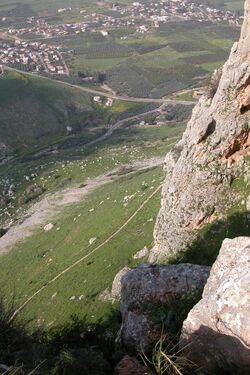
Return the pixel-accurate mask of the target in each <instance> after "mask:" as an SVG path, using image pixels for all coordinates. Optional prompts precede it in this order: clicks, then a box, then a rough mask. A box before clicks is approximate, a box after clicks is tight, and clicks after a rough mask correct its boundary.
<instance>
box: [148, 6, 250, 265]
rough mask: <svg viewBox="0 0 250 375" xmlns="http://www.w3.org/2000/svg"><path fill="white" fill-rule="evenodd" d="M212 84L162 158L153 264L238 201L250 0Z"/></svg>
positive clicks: (247, 114)
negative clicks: (236, 182) (235, 182)
mask: <svg viewBox="0 0 250 375" xmlns="http://www.w3.org/2000/svg"><path fill="white" fill-rule="evenodd" d="M211 84H212V85H213V87H212V89H211V90H209V93H208V94H207V95H205V96H204V97H202V98H201V99H200V101H199V103H198V104H197V106H196V107H195V108H194V110H193V114H192V118H191V120H190V122H189V123H188V125H187V129H186V131H185V133H184V135H183V137H182V139H181V141H180V142H179V143H178V144H177V145H176V146H175V147H174V148H173V150H172V151H171V152H170V153H169V154H168V155H167V157H166V160H165V171H166V180H165V183H164V185H163V190H162V200H161V209H160V212H159V215H158V218H157V222H156V225H155V230H154V239H155V246H154V248H153V249H152V251H151V254H150V257H149V260H150V261H151V262H157V261H161V260H162V259H169V258H172V257H174V256H176V255H177V254H178V253H179V252H181V251H182V250H185V249H186V247H187V245H188V244H189V243H190V242H192V240H193V239H194V237H195V235H196V231H197V230H199V229H200V228H202V227H203V226H204V225H206V224H208V223H212V222H214V221H215V220H216V219H221V218H222V217H223V215H224V214H225V212H226V210H227V209H228V208H229V207H228V206H229V205H232V204H233V203H234V202H235V200H236V197H235V195H234V192H233V191H232V189H230V186H231V183H232V180H233V179H234V178H236V177H237V176H238V174H239V173H242V170H243V168H244V163H245V161H244V157H245V156H246V155H248V154H249V152H250V134H249V129H250V1H249V0H247V1H246V2H245V19H244V24H243V27H242V32H241V37H240V41H239V42H238V43H235V44H234V46H233V48H232V51H231V54H230V57H229V59H228V61H227V62H226V64H225V65H224V66H223V68H222V69H220V70H219V71H217V72H215V73H214V77H213V78H212V80H211ZM211 93H212V94H211Z"/></svg>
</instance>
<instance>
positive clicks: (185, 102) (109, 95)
mask: <svg viewBox="0 0 250 375" xmlns="http://www.w3.org/2000/svg"><path fill="white" fill-rule="evenodd" d="M4 69H6V70H13V71H16V72H19V73H22V74H25V75H29V76H32V77H39V78H41V79H46V80H47V81H52V82H57V83H58V84H61V85H66V86H69V87H72V88H75V89H77V90H80V91H84V92H87V93H89V94H93V95H97V96H104V97H106V98H111V99H114V100H122V101H126V102H134V103H160V104H173V105H175V104H183V105H191V104H194V101H191V100H190V101H189V100H177V99H176V100H175V99H163V98H160V99H154V98H136V97H131V96H124V95H114V94H112V93H110V92H105V91H101V90H96V89H91V88H89V87H83V86H79V85H75V84H73V83H68V82H64V81H59V80H55V79H53V78H49V77H45V76H41V75H39V74H34V73H29V72H24V71H22V70H19V69H15V68H10V67H7V66H5V68H4Z"/></svg>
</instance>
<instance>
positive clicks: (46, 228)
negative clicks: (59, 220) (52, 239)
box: [43, 223, 54, 232]
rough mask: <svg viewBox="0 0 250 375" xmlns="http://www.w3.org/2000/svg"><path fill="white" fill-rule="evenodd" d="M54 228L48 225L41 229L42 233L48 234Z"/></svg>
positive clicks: (52, 225)
mask: <svg viewBox="0 0 250 375" xmlns="http://www.w3.org/2000/svg"><path fill="white" fill-rule="evenodd" d="M53 228H54V224H52V223H49V224H46V225H45V226H44V227H43V230H44V232H49V231H50V230H51V229H53Z"/></svg>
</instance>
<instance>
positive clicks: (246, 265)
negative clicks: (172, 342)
mask: <svg viewBox="0 0 250 375" xmlns="http://www.w3.org/2000/svg"><path fill="white" fill-rule="evenodd" d="M180 343H181V347H187V348H188V352H189V356H190V358H191V359H192V360H193V361H194V362H196V363H197V364H199V365H200V366H201V367H202V368H204V371H203V372H204V373H207V374H214V373H222V371H223V370H226V371H228V373H231V374H250V237H238V238H235V239H233V240H229V239H226V240H224V242H223V245H222V248H221V250H220V254H219V256H218V258H217V260H216V262H215V264H214V265H213V267H212V269H211V273H210V277H209V279H208V282H207V284H206V286H205V289H204V292H203V298H202V300H201V301H200V302H199V303H198V304H197V305H196V306H195V307H194V308H193V309H192V310H191V312H190V313H189V315H188V317H187V319H186V321H185V322H184V324H183V329H182V336H181V341H180ZM216 371H219V372H216Z"/></svg>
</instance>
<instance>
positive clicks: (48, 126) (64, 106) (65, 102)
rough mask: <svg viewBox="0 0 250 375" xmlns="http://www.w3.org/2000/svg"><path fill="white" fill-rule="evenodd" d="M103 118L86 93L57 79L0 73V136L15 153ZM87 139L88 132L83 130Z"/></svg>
mask: <svg viewBox="0 0 250 375" xmlns="http://www.w3.org/2000/svg"><path fill="white" fill-rule="evenodd" d="M102 121H103V114H102V112H101V111H99V110H98V109H97V108H95V107H94V106H93V104H92V101H91V97H90V96H89V95H88V94H85V93H83V92H79V91H77V90H74V89H71V88H69V87H63V86H62V85H59V84H58V83H56V82H55V83H54V82H51V81H47V80H43V79H39V78H36V77H34V78H33V77H31V76H26V75H24V74H21V73H17V72H9V71H6V72H5V73H4V75H2V76H0V123H1V126H0V139H1V141H2V142H3V143H5V144H6V145H7V146H9V147H10V148H11V149H12V150H13V151H14V153H17V154H20V153H27V152H31V151H33V150H35V149H39V148H41V147H45V146H47V145H50V144H52V143H54V142H58V141H60V140H62V139H64V138H65V137H67V135H68V131H67V126H70V127H72V129H73V130H72V131H73V132H76V133H81V132H84V129H85V128H86V127H87V126H96V125H99V124H101V123H102ZM83 136H84V137H85V138H86V139H88V133H87V132H86V134H84V133H83Z"/></svg>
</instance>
